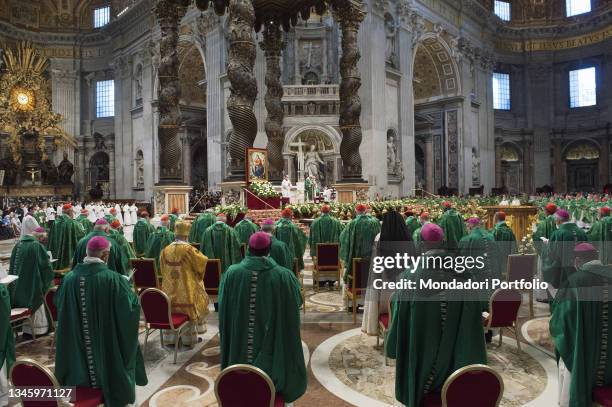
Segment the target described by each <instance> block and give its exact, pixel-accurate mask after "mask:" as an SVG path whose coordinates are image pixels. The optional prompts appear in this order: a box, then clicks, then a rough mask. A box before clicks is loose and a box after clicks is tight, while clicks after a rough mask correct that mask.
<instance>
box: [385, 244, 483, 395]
mask: <svg viewBox="0 0 612 407" xmlns="http://www.w3.org/2000/svg"><path fill="white" fill-rule="evenodd" d="M429 253H431V252H429ZM436 255H438V256H445V255H446V254H444V253H442V252H440V253H436ZM426 256H427V254H426ZM464 277H468V275H467V274H464V275H459V274H455V273H452V270H441V271H438V270H431V269H426V270H421V269H417V270H416V273H415V274H411V273H410V272H409V271H408V272H404V273H402V276H401V278H406V279H409V280H414V281H417V287H418V279H425V280H427V279H429V278H431V279H433V280H435V281H450V280H451V279H453V278H456V279H459V280H460V279H462V278H464ZM449 291H450V290H449ZM449 291H433V290H401V291H397V292H396V293H395V294H394V297H393V302H392V315H393V317H392V321H391V323H390V327H389V332H388V334H387V339H386V343H385V349H386V353H387V355H388V356H389V357H391V358H393V359H396V363H395V398H396V399H397V400H399V401H400V402H402V403H403V404H404V405H406V407H419V406H420V405H421V401H422V399H423V395H424V394H425V393H430V392H440V391H441V389H442V386H443V385H444V381H445V380H446V379H447V378H448V376H450V375H451V374H452V373H453V372H455V371H456V370H457V369H460V368H462V367H464V366H467V365H471V364H486V362H487V353H486V348H485V340H484V335H483V330H482V314H481V308H480V303H479V302H477V301H467V300H466V299H467V298H468V295H469V294H468V292H466V291H460V290H454V291H453V292H449ZM449 296H452V301H451V300H449Z"/></svg>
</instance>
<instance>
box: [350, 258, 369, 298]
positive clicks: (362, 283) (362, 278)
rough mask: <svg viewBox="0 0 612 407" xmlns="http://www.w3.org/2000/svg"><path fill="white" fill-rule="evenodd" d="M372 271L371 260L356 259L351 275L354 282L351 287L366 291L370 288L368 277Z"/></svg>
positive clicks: (354, 259)
mask: <svg viewBox="0 0 612 407" xmlns="http://www.w3.org/2000/svg"><path fill="white" fill-rule="evenodd" d="M369 271H370V258H369V257H364V258H359V257H354V258H353V265H352V269H351V273H352V276H353V281H352V282H351V287H353V288H357V289H361V290H365V289H366V288H367V287H368V275H369Z"/></svg>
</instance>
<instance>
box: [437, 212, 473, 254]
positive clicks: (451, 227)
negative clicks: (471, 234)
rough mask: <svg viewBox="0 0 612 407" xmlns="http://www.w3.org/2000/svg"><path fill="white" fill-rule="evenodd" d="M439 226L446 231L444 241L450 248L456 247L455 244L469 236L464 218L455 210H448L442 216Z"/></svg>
mask: <svg viewBox="0 0 612 407" xmlns="http://www.w3.org/2000/svg"><path fill="white" fill-rule="evenodd" d="M438 225H439V226H440V227H441V228H442V229H443V230H444V241H445V242H446V243H447V244H448V247H454V246H455V243H457V242H458V241H460V240H461V238H462V237H463V236H465V235H467V230H466V229H465V223H464V222H463V218H462V217H461V215H459V214H458V213H457V211H456V210H455V209H454V208H451V209H448V210H447V211H446V212H444V213H443V214H442V216H440V220H439V221H438Z"/></svg>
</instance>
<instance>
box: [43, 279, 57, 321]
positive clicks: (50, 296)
mask: <svg viewBox="0 0 612 407" xmlns="http://www.w3.org/2000/svg"><path fill="white" fill-rule="evenodd" d="M56 293H57V287H51V288H49V289H48V290H47V292H46V293H45V305H46V307H47V311H49V315H51V319H52V320H53V322H57V307H56V306H55V302H54V301H53V300H54V299H55V294H56Z"/></svg>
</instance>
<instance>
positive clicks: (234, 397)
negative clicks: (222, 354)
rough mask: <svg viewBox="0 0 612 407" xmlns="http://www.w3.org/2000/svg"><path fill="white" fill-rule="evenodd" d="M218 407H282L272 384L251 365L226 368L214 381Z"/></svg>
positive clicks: (281, 401) (262, 372) (280, 399)
mask: <svg viewBox="0 0 612 407" xmlns="http://www.w3.org/2000/svg"><path fill="white" fill-rule="evenodd" d="M215 396H216V397H217V401H218V402H219V407H244V406H249V407H282V406H284V405H285V401H284V400H283V398H282V396H281V395H279V394H276V390H275V388H274V383H272V380H271V379H270V377H269V376H268V375H267V374H266V373H265V372H264V371H263V370H261V369H259V368H257V367H255V366H251V365H232V366H228V367H226V368H225V369H223V371H222V372H221V373H220V374H219V376H217V379H216V380H215Z"/></svg>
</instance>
